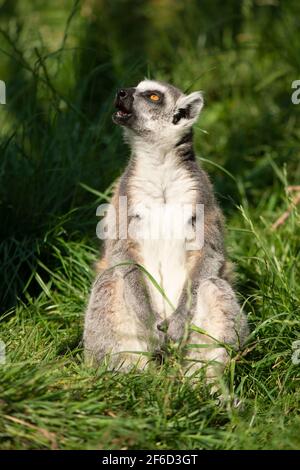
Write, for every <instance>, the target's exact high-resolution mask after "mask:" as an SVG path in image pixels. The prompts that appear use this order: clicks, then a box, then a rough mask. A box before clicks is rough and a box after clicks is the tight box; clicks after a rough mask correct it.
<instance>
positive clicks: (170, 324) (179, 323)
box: [157, 310, 187, 343]
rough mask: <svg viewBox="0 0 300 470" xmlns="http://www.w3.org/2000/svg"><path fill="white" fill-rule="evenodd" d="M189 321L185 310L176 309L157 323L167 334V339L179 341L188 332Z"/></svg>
mask: <svg viewBox="0 0 300 470" xmlns="http://www.w3.org/2000/svg"><path fill="white" fill-rule="evenodd" d="M186 327H187V322H186V318H185V315H184V313H183V312H180V311H178V310H176V311H175V312H174V313H173V314H172V315H171V316H170V317H169V318H168V319H167V320H164V321H163V322H162V323H160V324H159V325H157V328H158V329H159V330H160V331H163V332H165V333H166V335H167V339H169V340H171V341H174V342H175V343H178V342H179V341H180V340H181V339H182V338H183V337H184V335H185V333H186Z"/></svg>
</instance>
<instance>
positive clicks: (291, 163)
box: [0, 0, 300, 448]
mask: <svg viewBox="0 0 300 470" xmlns="http://www.w3.org/2000/svg"><path fill="white" fill-rule="evenodd" d="M299 28H300V4H299V1H297V0H286V1H280V0H241V1H238V0H228V1H226V2H224V1H219V0H215V1H210V0H201V1H200V0H199V1H196V0H190V1H188V0H186V1H184V0H182V1H180V0H179V1H173V0H145V1H138V0H131V1H129V0H112V1H105V0H94V1H93V0H81V1H65V2H60V1H58V0H53V1H51V2H50V1H41V0H31V1H27V2H24V1H20V0H19V1H18V0H6V1H5V0H0V79H1V80H4V81H5V82H6V86H7V104H6V105H3V106H2V105H1V106H0V262H1V270H0V286H1V288H0V312H1V315H2V317H1V324H0V338H1V339H3V340H5V342H6V345H7V352H8V357H9V361H10V364H9V365H8V366H5V367H4V366H3V369H4V371H5V373H4V374H3V375H2V385H3V390H4V392H3V394H1V396H3V400H2V399H1V400H0V406H2V407H3V410H2V411H3V414H4V415H5V416H6V417H7V418H6V420H4V421H3V423H2V425H1V423H0V439H1V441H0V442H3V447H4V448H15V447H17V448H24V447H26V448H28V447H29V448H32V447H34V448H35V447H53V448H55V447H63V448H71V447H72V448H77V447H80V448H90V447H93V448H97V447H101V446H102V447H105V446H110V447H116V448H119V447H122V446H123V447H125V448H139V447H140V448H143V447H144V448H145V447H146V448H154V447H155V448H168V447H175V448H179V447H180V446H181V447H201V448H202V447H204V448H232V447H241V448H245V447H253V448H254V447H258V448H266V447H268V446H269V447H272V448H276V447H283V448H297V447H300V441H299V435H300V432H299V430H300V421H299V418H297V412H298V411H299V380H298V378H299V367H300V366H295V365H293V364H292V363H291V355H292V342H293V341H294V340H296V339H297V338H299V214H298V212H297V208H295V209H294V211H293V213H292V215H291V217H290V218H289V219H288V221H287V222H286V224H285V225H284V226H283V227H281V228H279V229H278V230H276V231H272V230H271V225H272V223H273V222H274V221H275V220H276V219H277V217H278V216H279V215H280V214H281V213H282V212H284V211H285V210H286V209H287V207H288V206H289V204H290V203H291V197H290V194H289V193H288V191H287V186H288V185H293V184H294V185H296V184H298V185H299V184H300V158H299V157H300V127H299V124H300V105H299V106H296V105H293V104H292V102H291V94H292V89H291V84H292V82H293V81H294V80H297V79H300V53H299V52H300V33H299ZM144 77H149V78H157V79H163V80H166V81H169V82H171V83H173V84H174V85H176V86H178V87H181V88H182V89H184V90H197V89H201V90H203V91H204V96H205V102H206V106H205V108H204V110H203V113H202V115H201V118H200V120H199V122H198V124H197V125H196V128H195V140H196V142H195V145H196V150H197V153H198V155H199V159H200V161H202V164H203V166H204V167H205V168H206V170H207V171H208V172H209V173H210V175H211V178H212V180H213V183H214V186H215V189H216V192H217V196H218V199H219V201H220V203H221V206H222V208H223V210H224V211H225V214H226V216H227V225H228V237H227V238H228V241H227V244H228V249H229V254H230V256H231V258H232V259H233V261H235V262H236V265H237V285H238V290H239V292H240V298H241V303H242V304H243V305H244V308H245V310H246V312H247V313H248V314H249V320H250V324H251V329H252V336H251V338H250V340H249V347H248V350H249V351H248V352H247V351H246V352H247V354H246V353H245V355H244V356H241V357H240V358H238V359H236V362H233V363H234V364H235V363H236V364H237V370H238V373H237V378H236V379H235V366H234V368H233V369H231V372H230V374H231V375H230V377H231V389H232V391H235V392H236V388H235V387H237V390H238V392H239V393H240V394H241V395H242V396H243V397H244V400H245V402H246V403H247V406H245V410H244V411H243V412H242V413H241V414H238V415H237V416H236V415H235V414H234V413H235V412H234V411H232V410H231V409H230V410H229V411H228V410H227V411H226V410H216V409H215V407H213V406H212V405H211V402H210V399H209V398H207V396H206V398H203V397H204V395H205V392H204V391H201V390H200V392H199V393H200V395H199V394H197V393H196V392H195V391H191V390H190V388H189V387H188V385H181V386H180V387H179V386H178V387H177V388H176V389H173V388H172V387H174V380H172V379H171V378H170V374H169V372H168V370H165V369H163V371H162V372H161V375H159V377H158V378H157V376H152V375H151V373H149V374H148V375H145V376H144V377H140V376H138V375H129V376H127V377H118V379H117V378H116V377H113V378H112V379H111V380H112V382H111V381H110V379H108V378H107V375H105V374H104V372H103V371H102V372H101V371H100V372H99V375H98V376H96V377H95V376H93V375H92V373H90V375H89V374H88V373H87V372H86V371H85V370H84V367H83V366H82V364H81V343H80V339H81V334H82V318H83V311H84V305H85V302H86V299H87V295H88V290H89V287H90V282H91V280H92V277H93V273H92V269H91V265H92V262H93V261H94V260H95V259H96V256H97V253H98V251H99V242H98V240H97V238H96V234H95V227H96V224H97V218H96V216H95V211H96V207H97V206H98V205H99V203H100V202H103V201H105V200H107V198H109V196H110V187H111V184H112V182H113V181H114V180H115V178H116V177H118V176H119V175H120V173H121V172H122V170H123V168H124V166H125V165H126V162H127V159H128V149H127V148H126V146H125V145H124V144H123V142H122V136H121V131H120V129H118V128H116V127H115V126H114V125H113V124H112V121H111V114H112V108H113V104H112V103H113V97H114V94H115V90H116V88H117V87H119V86H131V85H135V84H136V83H137V82H138V81H140V80H141V79H143V78H144ZM0 367H1V366H0ZM58 370H60V372H61V375H58ZM101 374H103V375H101ZM74 382H76V383H78V384H81V385H78V390H77V388H76V387H75V388H74ZM297 384H298V392H297ZM145 387H148V390H149V392H148V393H149V397H148V398H147V396H144V395H143V392H142V390H144V389H145ZM202 392H203V393H204V395H201V393H202ZM170 394H171V395H170ZM172 394H173V395H172ZM171 396H172V397H173V398H174V399H172V400H171V398H170V397H171ZM5 397H6V398H5ZM99 397H101V399H100V398H99ZM142 397H143V399H142ZM199 397H200V398H199ZM201 397H202V398H201ZM62 402H64V410H65V411H64V412H63V408H60V404H61V403H62ZM100 402H101V403H100ZM183 402H184V403H185V405H184V407H183V406H182V403H183ZM155 403H156V405H155ZM100 405H101V406H100ZM78 410H79V411H78ZM197 410H198V412H197ZM77 412H78V413H79V415H77ZM80 413H81V415H80ZM197 413H198V414H197ZM243 413H244V414H243ZM80 416H81V418H80ZM78 419H79V420H80V419H81V420H82V422H83V424H84V426H85V427H86V430H85V431H84V432H83V431H79V430H78V429H77V428H76V426H75V424H74V423H73V424H70V421H71V420H74V421H77V420H78ZM151 419H152V421H151ZM16 420H17V421H16ZM18 420H19V421H18ZM24 423H25V424H24ZM68 423H69V424H68ZM30 426H33V427H30ZM236 428H237V431H236V432H233V431H235V430H236ZM41 429H42V430H44V431H45V429H46V431H45V432H46V434H45V432H43V431H41ZM47 433H48V434H47Z"/></svg>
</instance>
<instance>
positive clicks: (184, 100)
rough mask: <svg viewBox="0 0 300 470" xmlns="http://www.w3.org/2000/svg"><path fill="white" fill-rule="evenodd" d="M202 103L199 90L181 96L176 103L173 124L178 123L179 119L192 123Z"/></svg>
mask: <svg viewBox="0 0 300 470" xmlns="http://www.w3.org/2000/svg"><path fill="white" fill-rule="evenodd" d="M203 104H204V101H203V97H202V93H201V92H200V91H194V92H193V93H191V94H190V95H184V96H181V97H180V98H179V99H178V101H177V103H176V109H175V113H174V116H173V124H178V123H179V121H180V120H181V119H183V120H185V122H189V123H190V124H193V123H194V122H195V121H196V120H197V118H198V116H199V114H200V111H201V109H202V108H203Z"/></svg>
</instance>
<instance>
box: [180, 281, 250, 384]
mask: <svg viewBox="0 0 300 470" xmlns="http://www.w3.org/2000/svg"><path fill="white" fill-rule="evenodd" d="M191 323H192V324H194V325H195V326H197V327H198V328H201V330H204V331H205V332H206V333H207V334H201V333H199V332H196V331H192V332H191V333H190V336H189V338H188V343H187V346H189V345H192V344H194V345H196V346H197V345H198V346H199V347H195V348H190V349H189V348H188V350H187V354H186V363H185V367H186V373H187V374H188V375H190V374H193V373H194V372H195V371H197V370H198V369H199V368H201V367H205V368H206V376H207V379H208V381H209V382H214V381H217V378H218V376H220V375H221V373H222V372H223V370H224V368H225V366H226V364H227V362H228V360H229V354H228V352H227V351H226V349H225V347H222V344H220V343H226V344H228V345H229V346H232V347H233V348H236V349H238V348H239V346H240V345H242V344H243V342H244V340H245V338H246V336H247V334H248V327H247V321H246V317H245V315H244V314H243V313H242V312H241V309H240V306H239V304H238V302H237V299H236V296H235V294H234V291H233V290H232V288H231V286H230V285H229V284H228V282H227V281H225V280H223V279H220V278H216V277H211V278H208V279H205V280H203V281H202V282H201V283H200V285H199V288H198V292H197V302H196V306H195V310H194V314H193V317H192V319H191ZM219 342H220V343H219Z"/></svg>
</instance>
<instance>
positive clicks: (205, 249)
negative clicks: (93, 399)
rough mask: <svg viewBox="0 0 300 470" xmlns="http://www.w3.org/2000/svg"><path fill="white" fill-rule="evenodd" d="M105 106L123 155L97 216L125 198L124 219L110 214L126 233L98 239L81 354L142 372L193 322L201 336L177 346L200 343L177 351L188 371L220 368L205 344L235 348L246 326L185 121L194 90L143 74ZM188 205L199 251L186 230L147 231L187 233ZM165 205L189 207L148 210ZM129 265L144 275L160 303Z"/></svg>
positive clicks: (221, 358)
mask: <svg viewBox="0 0 300 470" xmlns="http://www.w3.org/2000/svg"><path fill="white" fill-rule="evenodd" d="M115 104H116V108H117V111H116V112H115V114H114V115H113V121H114V122H115V123H116V124H119V125H121V126H122V127H123V129H124V135H125V139H126V141H127V143H128V144H129V145H130V147H131V159H130V162H129V164H128V166H127V168H126V170H125V172H124V173H123V175H122V177H121V178H120V180H119V182H118V184H117V187H116V189H115V193H114V196H113V199H112V210H109V211H108V213H107V215H106V219H105V221H106V223H107V225H109V224H110V223H111V224H112V225H113V224H114V220H113V217H114V216H115V214H118V213H119V212H121V211H119V209H120V201H123V200H124V198H126V201H127V205H128V215H127V216H126V217H125V219H124V214H120V215H121V219H122V218H123V219H122V220H123V221H122V222H120V219H118V220H119V222H118V224H117V225H118V227H117V228H120V226H121V225H124V224H125V225H126V226H127V225H129V224H131V228H132V227H133V229H132V230H131V234H129V235H128V234H127V235H128V236H127V237H125V236H124V234H123V235H122V236H120V235H119V232H118V230H117V235H116V236H113V237H111V239H107V240H106V242H105V252H104V256H103V258H102V260H101V261H100V263H99V264H100V267H101V270H102V272H100V274H99V275H98V277H97V279H96V281H95V283H94V285H93V287H92V291H91V295H90V300H89V303H88V307H87V311H86V316H85V328H84V346H85V354H86V357H87V358H88V359H92V360H93V362H96V363H97V362H99V361H101V360H102V359H103V358H104V357H107V358H109V359H108V360H109V364H110V366H111V367H122V368H125V369H128V367H130V366H132V365H133V364H135V365H138V366H139V367H141V368H143V367H145V365H146V364H147V363H148V362H149V356H151V353H154V352H155V351H156V350H157V349H159V348H163V345H164V343H165V342H166V341H168V340H170V339H171V340H173V341H175V342H177V341H180V339H181V338H182V337H183V335H184V333H185V331H186V325H187V324H190V323H193V324H194V325H196V326H198V327H199V328H201V330H205V332H206V333H207V335H206V334H204V333H203V334H201V332H200V333H199V332H196V331H192V332H190V334H189V336H188V338H187V339H186V341H187V343H191V344H203V343H204V344H205V345H206V346H207V347H199V348H190V349H188V350H187V353H186V356H185V357H186V360H185V363H186V365H187V368H188V370H189V371H190V372H193V371H194V370H195V369H198V368H199V367H201V365H203V363H206V364H207V363H208V362H209V361H217V362H219V363H221V364H222V365H223V366H224V365H225V364H226V362H227V360H228V353H227V351H226V349H225V348H224V347H220V345H217V346H218V347H214V346H216V344H215V340H217V341H219V342H222V343H227V344H229V345H232V346H234V347H236V346H238V345H240V344H242V343H243V341H244V339H245V337H246V335H247V331H248V330H247V321H246V318H245V316H244V314H243V313H242V312H241V310H240V307H239V305H238V302H237V300H236V296H235V293H234V291H233V289H232V287H231V285H230V280H229V273H228V269H227V267H228V263H227V262H226V257H225V252H224V247H223V228H222V227H223V217H222V214H221V212H220V209H219V207H218V205H217V203H216V200H215V197H214V194H213V190H212V186H211V184H210V182H209V179H208V176H207V174H206V173H205V172H204V171H203V170H202V168H201V167H199V165H198V163H197V161H196V158H195V154H194V150H193V135H192V126H193V124H194V123H195V121H196V120H197V118H198V115H199V113H200V111H201V109H202V106H203V99H202V95H201V93H200V92H194V93H191V94H189V95H186V94H184V93H182V92H181V91H180V90H179V89H177V88H175V87H173V86H171V85H169V84H167V83H163V82H160V81H152V80H144V81H142V82H140V83H139V84H138V86H137V87H135V88H126V89H121V90H119V91H118V92H117V96H116V103H115ZM197 204H200V205H201V204H202V205H203V206H204V218H203V220H202V222H203V223H202V226H201V229H202V230H203V234H204V243H203V246H202V247H196V248H195V249H186V241H187V240H186V238H188V235H184V236H182V237H173V239H171V240H170V239H167V238H166V239H164V238H163V237H161V236H158V237H157V236H156V237H155V236H154V237H153V236H151V234H150V236H149V231H148V232H147V230H148V229H149V227H150V228H151V227H153V225H155V226H158V225H159V224H161V226H162V227H163V228H168V226H169V225H172V223H173V226H174V222H175V225H176V227H177V228H178V227H179V228H183V229H185V230H184V231H183V232H182V233H185V234H189V233H190V232H191V231H192V232H195V227H197V224H195V223H194V222H195V215H196V212H195V211H196V209H195V207H196V206H197ZM170 205H176V206H177V207H178V205H179V206H181V207H183V206H184V205H187V206H190V207H192V208H193V209H192V210H193V214H192V217H190V218H188V219H187V218H184V217H181V214H180V213H179V212H178V211H177V212H176V211H175V212H174V213H173V217H169V218H168V217H166V215H165V213H164V212H163V211H161V212H159V211H156V209H157V207H158V206H160V207H161V206H163V207H164V206H170ZM181 225H182V227H180V226H181ZM123 228H124V227H123ZM150 231H151V230H150ZM145 232H147V234H146V235H147V236H145ZM152 235H153V234H152ZM128 262H129V263H128ZM138 265H142V266H143V267H144V268H145V269H146V270H147V272H149V273H150V275H151V276H153V278H154V279H155V281H156V282H157V283H158V284H159V285H160V286H161V287H162V289H163V291H164V292H165V295H166V297H167V298H168V299H169V301H170V302H168V300H167V299H166V297H165V296H164V295H163V294H162V292H161V291H160V290H159V289H158V288H157V285H155V283H154V282H153V279H152V278H151V279H149V276H148V275H147V274H145V272H144V271H143V270H141V268H140V267H139V266H138ZM170 304H172V305H173V306H174V308H173V309H172V307H171V305H170ZM163 326H164V328H163ZM140 352H141V353H146V354H142V355H140V354H137V353H140ZM147 353H148V355H147ZM149 353H150V354H149ZM191 361H192V363H193V366H192V367H191ZM208 369H209V368H208Z"/></svg>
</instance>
